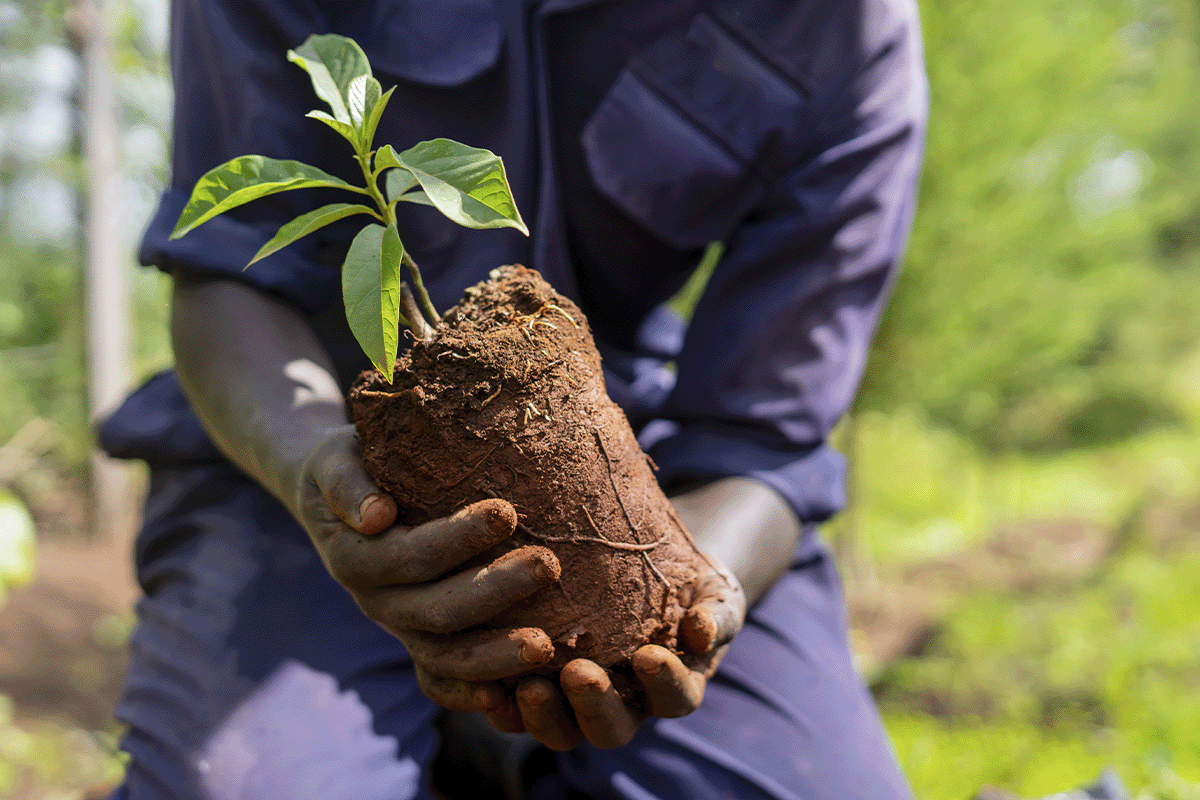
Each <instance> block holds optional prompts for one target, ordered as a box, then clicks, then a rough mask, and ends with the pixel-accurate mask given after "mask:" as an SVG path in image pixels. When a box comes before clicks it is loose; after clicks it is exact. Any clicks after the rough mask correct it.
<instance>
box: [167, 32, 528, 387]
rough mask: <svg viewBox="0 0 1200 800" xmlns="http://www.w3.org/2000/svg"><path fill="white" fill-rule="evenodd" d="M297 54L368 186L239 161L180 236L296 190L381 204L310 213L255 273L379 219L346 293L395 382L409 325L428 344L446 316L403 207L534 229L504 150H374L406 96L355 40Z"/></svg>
mask: <svg viewBox="0 0 1200 800" xmlns="http://www.w3.org/2000/svg"><path fill="white" fill-rule="evenodd" d="M287 56H288V60H289V61H291V62H293V63H295V64H297V65H299V66H300V67H302V68H303V69H304V70H305V71H306V72H307V73H308V75H309V78H310V79H311V80H312V85H313V90H314V91H315V92H316V94H317V96H318V97H319V98H321V100H323V101H325V103H327V104H328V105H329V109H330V112H332V113H327V112H325V111H310V112H309V113H308V114H307V115H306V116H309V117H312V118H313V119H318V120H320V121H321V122H323V123H325V124H326V125H328V126H329V127H331V128H333V129H334V130H335V131H337V132H338V133H339V134H341V135H342V136H343V137H344V138H345V139H346V140H347V141H349V142H350V144H351V145H352V146H353V147H354V157H355V160H356V161H357V162H358V164H359V166H360V167H361V169H362V174H363V178H364V181H365V185H363V186H356V185H354V184H351V183H347V182H346V181H344V180H342V179H341V178H337V177H335V176H333V175H330V174H328V173H326V172H324V171H322V170H320V169H317V168H316V167H314V166H310V165H308V164H304V163H301V162H299V161H281V160H277V159H273V158H267V157H265V156H259V155H246V156H238V157H237V158H234V159H231V160H230V161H227V162H225V163H224V164H221V165H220V166H218V167H214V168H213V169H211V170H209V171H208V172H206V173H205V174H204V175H203V176H202V177H201V178H200V180H199V181H197V182H196V186H195V188H194V189H193V190H192V195H191V197H190V198H189V199H188V202H187V205H186V206H185V207H184V209H183V213H182V214H180V217H179V222H178V224H176V226H175V230H174V232H172V234H171V238H172V239H177V238H179V237H180V236H183V235H184V234H186V233H188V232H189V231H191V230H192V229H193V228H195V227H197V226H198V225H201V224H203V223H205V222H207V221H208V220H210V219H212V218H213V217H215V216H217V215H219V214H222V213H224V212H226V211H228V210H230V209H232V208H236V207H238V206H240V205H243V204H245V203H248V202H250V201H251V200H256V199H258V198H260V197H266V196H267V195H271V194H276V193H278V192H286V191H290V190H292V189H310V188H333V189H343V190H345V191H348V192H353V193H356V194H359V195H365V196H366V197H368V198H370V201H371V203H372V205H367V204H364V203H362V202H359V203H331V204H329V205H324V206H321V207H320V208H317V209H314V210H312V211H309V212H308V213H306V214H302V215H301V216H299V217H297V218H296V219H294V220H292V221H291V222H288V223H286V224H285V225H283V226H281V227H280V228H279V231H278V232H277V233H276V234H275V236H274V237H273V238H272V239H271V240H270V241H268V242H267V243H266V244H265V245H263V246H262V248H261V249H260V250H259V251H258V253H256V254H255V256H254V258H253V259H251V260H250V264H253V263H254V262H255V261H258V260H259V259H262V258H266V257H267V256H269V255H271V254H272V253H274V252H276V251H278V250H280V249H282V248H284V247H287V246H288V245H290V244H292V243H293V242H295V241H297V240H298V239H300V238H302V237H304V236H307V235H308V234H310V233H313V232H314V231H317V230H319V229H321V228H323V227H324V226H326V225H329V224H330V223H333V222H336V221H338V220H340V219H344V218H346V217H351V216H355V215H358V214H362V215H365V216H368V217H371V218H372V219H373V220H374V221H372V222H368V223H367V224H366V225H365V226H364V227H363V228H362V230H360V231H359V232H358V235H356V236H355V237H354V240H353V242H352V243H351V244H350V249H349V250H348V251H347V253H346V260H345V262H344V263H343V264H342V295H343V299H344V301H345V304H346V319H347V320H348V322H349V323H350V330H351V331H353V332H354V336H355V338H356V339H358V343H359V344H360V345H362V348H363V352H365V353H366V355H367V357H368V358H370V359H371V363H372V364H374V365H375V367H376V368H377V369H378V370H379V371H380V372H381V373H382V374H383V376H384V377H385V378H386V380H387V381H388V382H389V383H391V381H392V369H393V365H394V363H395V360H396V352H397V348H398V346H399V326H400V323H403V324H404V325H406V326H407V327H408V328H409V330H410V331H412V334H413V336H415V337H416V338H418V339H428V338H430V337H431V336H432V333H433V326H435V325H436V324H437V323H438V322H439V321H440V319H441V317H440V315H439V314H438V312H437V309H435V308H434V306H433V303H432V302H431V301H430V299H429V294H428V292H426V291H425V285H424V283H423V282H422V280H421V271H420V269H419V268H418V267H417V265H416V263H414V262H413V259H412V257H411V256H410V255H409V254H408V252H407V251H406V250H405V248H404V244H403V243H402V242H401V241H400V234H399V232H398V230H397V227H396V207H397V205H398V204H399V203H401V202H407V203H417V204H420V205H427V206H433V207H434V208H436V209H437V210H439V211H441V212H442V213H443V214H444V215H446V216H447V217H449V218H450V219H451V220H453V221H454V222H457V223H458V224H459V225H463V226H465V227H468V228H479V229H482V228H516V229H517V230H519V231H521V232H522V233H524V234H525V235H527V236H528V235H529V229H528V228H526V226H525V223H524V222H523V221H522V219H521V215H520V213H519V212H518V211H517V207H516V203H515V202H514V201H513V197H512V190H511V188H510V187H509V185H508V179H507V177H506V176H505V174H504V164H503V162H502V161H501V160H500V158H499V157H498V156H496V155H495V154H494V153H492V152H490V151H488V150H484V149H480V148H476V147H468V146H467V145H464V144H460V143H458V142H455V141H452V140H450V139H433V140H431V141H426V142H420V143H418V144H417V145H415V146H413V147H411V148H409V149H408V150H405V151H403V152H397V151H396V149H395V148H393V147H392V146H391V145H390V144H385V145H383V146H382V147H380V148H379V149H377V150H376V149H372V142H373V141H374V139H375V131H376V129H377V128H378V127H379V121H380V119H381V118H382V117H383V112H384V109H385V108H386V107H387V104H388V100H389V99H390V98H391V96H392V92H393V91H394V90H395V89H394V87H393V88H392V89H388V90H387V91H386V92H384V91H382V87H381V86H380V84H379V81H378V80H376V79H375V78H374V77H373V76H372V74H371V65H370V63H369V62H368V60H367V56H366V54H365V53H364V52H363V51H362V48H360V47H359V46H358V44H357V43H355V42H354V41H353V40H352V39H348V38H346V37H344V36H338V35H336V34H322V35H313V36H310V37H309V38H308V39H307V40H306V41H305V42H304V44H302V45H301V46H300V47H297V48H296V49H294V50H289V51H288V54H287ZM381 180H382V185H383V190H382V191H381V190H380V182H381ZM401 265H403V266H404V267H405V269H406V270H407V272H408V277H409V280H410V281H411V282H412V288H411V289H410V288H409V286H408V284H407V283H406V282H405V281H403V280H401V278H400V267H401ZM248 266H249V264H247V267H248ZM414 290H415V291H414Z"/></svg>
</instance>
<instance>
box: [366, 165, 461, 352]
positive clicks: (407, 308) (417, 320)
mask: <svg viewBox="0 0 1200 800" xmlns="http://www.w3.org/2000/svg"><path fill="white" fill-rule="evenodd" d="M356 158H357V159H358V165H359V167H360V168H361V169H362V174H363V177H364V178H365V179H366V181H367V192H368V193H369V194H370V195H371V197H372V198H373V199H374V200H375V204H376V205H377V206H379V211H380V212H381V213H382V214H383V216H382V218H381V220H380V221H381V222H383V224H384V225H395V224H396V218H395V213H396V211H395V206H392V205H389V204H388V201H387V198H385V197H384V196H383V193H382V192H380V191H379V184H378V179H379V175H378V174H375V173H373V172H372V171H371V153H369V152H367V153H358V154H357V155H356ZM380 174H382V173H380ZM400 263H401V264H403V265H404V266H405V267H406V268H407V269H408V274H409V275H410V276H411V277H412V282H413V286H415V287H416V289H417V294H418V295H419V296H420V298H421V304H420V305H417V302H416V300H415V299H414V298H413V294H412V291H411V290H410V289H409V288H408V284H406V283H404V282H403V281H401V283H400V306H401V314H400V319H401V321H403V322H404V323H405V324H406V325H408V328H409V330H411V331H412V332H413V335H414V336H416V337H417V338H418V339H430V338H432V337H433V326H434V325H436V324H437V323H439V322H441V321H442V316H441V314H438V312H437V309H436V308H434V306H433V302H432V301H431V300H430V299H429V292H427V291H426V290H425V282H424V281H422V280H421V270H420V269H419V268H418V267H417V264H416V262H415V261H413V260H412V256H410V255H409V254H408V251H407V250H405V251H404V255H403V256H401V258H400ZM422 308H424V310H425V315H422V314H421V309H422ZM426 316H427V317H428V319H426Z"/></svg>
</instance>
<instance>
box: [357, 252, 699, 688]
mask: <svg viewBox="0 0 1200 800" xmlns="http://www.w3.org/2000/svg"><path fill="white" fill-rule="evenodd" d="M350 408H351V414H352V416H353V418H354V420H355V424H356V425H357V428H358V432H359V435H360V437H361V439H362V443H363V457H364V461H365V463H366V466H367V470H368V472H369V473H370V474H371V476H372V478H374V479H375V480H376V481H377V483H378V484H379V486H380V487H381V488H383V489H384V490H385V491H387V492H389V493H390V494H392V495H393V496H394V497H395V498H396V500H397V502H398V504H399V505H400V507H401V508H402V509H405V512H404V513H403V515H404V517H405V520H404V521H405V522H407V523H409V524H416V523H420V522H424V521H426V520H429V519H432V518H436V517H441V516H445V515H447V514H450V513H452V512H454V511H455V510H457V509H459V508H462V507H463V506H464V505H466V504H468V503H472V502H475V501H477V500H482V499H485V498H489V497H500V498H503V499H505V500H508V501H509V502H510V503H512V504H513V506H514V507H515V508H516V510H517V513H518V515H519V519H520V524H519V525H518V527H517V534H516V535H515V536H514V537H513V538H512V539H511V540H510V541H509V542H506V543H505V544H504V545H503V546H502V547H501V548H500V549H499V550H498V551H493V552H491V553H489V554H486V556H485V558H486V559H491V558H494V557H495V556H496V555H497V554H498V552H503V551H506V550H511V549H514V548H516V547H520V546H525V545H540V546H545V547H548V548H549V549H551V550H552V551H553V552H554V553H555V555H556V556H557V557H558V559H559V562H560V564H561V566H562V578H561V580H560V582H559V583H557V584H555V585H554V586H552V587H549V588H547V589H545V590H543V591H541V592H539V593H538V594H536V595H534V596H533V597H531V598H529V599H527V600H525V601H523V602H521V603H520V604H518V605H517V606H515V607H514V608H513V609H511V610H510V611H509V612H507V613H506V614H504V615H503V616H502V617H500V618H497V619H496V620H494V624H496V625H497V626H505V627H507V626H514V627H518V626H532V627H539V628H541V629H543V630H544V631H546V633H547V634H548V635H549V636H550V638H551V640H552V641H553V643H554V648H555V657H554V660H553V662H552V664H551V666H552V667H561V666H562V665H563V664H566V663H567V662H568V661H570V660H571V659H573V658H577V657H583V658H589V659H592V660H594V661H596V662H598V663H599V664H601V665H602V666H606V667H607V666H613V665H616V664H618V663H620V662H622V661H624V660H626V659H628V657H629V656H630V655H632V654H633V652H634V651H635V650H636V649H637V648H638V647H640V646H642V645H645V644H650V643H653V644H659V645H663V646H665V647H668V648H671V649H673V650H675V651H676V652H679V649H678V646H677V642H676V629H677V626H678V623H679V620H680V618H681V615H682V614H683V612H684V611H685V610H686V609H684V608H683V607H682V606H681V604H680V597H679V594H680V589H681V588H683V587H685V586H687V585H688V584H689V583H690V582H691V581H693V580H694V578H695V577H696V575H697V574H698V572H699V570H700V569H701V568H702V567H703V565H704V562H703V556H701V555H700V553H699V551H698V550H697V548H696V547H695V545H694V543H693V542H692V539H691V536H690V535H689V534H688V532H687V531H686V530H685V529H684V527H683V525H682V523H681V522H680V521H679V518H678V517H677V516H676V514H675V511H674V509H673V507H672V506H671V504H670V502H669V501H668V500H667V498H666V497H665V496H664V495H663V493H662V491H661V489H660V488H659V486H658V482H657V481H656V480H655V478H654V474H653V472H652V464H651V463H650V461H649V458H648V457H647V456H646V455H645V454H644V453H643V452H642V450H641V448H640V447H639V446H638V443H637V440H636V439H635V437H634V435H633V432H632V430H631V429H630V427H629V423H628V421H627V420H626V419H625V415H624V414H623V413H622V412H621V410H620V409H619V408H618V407H617V406H616V405H615V404H614V403H613V402H612V401H611V400H610V399H609V397H608V394H607V392H606V391H605V387H604V379H603V375H602V373H601V369H600V355H599V353H598V352H597V351H596V348H595V345H594V343H593V341H592V336H591V333H590V331H589V329H588V325H587V321H586V319H585V318H584V316H583V313H582V312H580V310H579V309H578V308H577V307H576V306H575V305H574V304H573V303H571V301H570V300H568V299H566V298H564V297H562V296H561V295H559V294H557V293H556V292H555V291H554V290H553V289H552V288H551V287H550V286H549V284H547V283H546V282H545V281H543V280H542V279H541V277H540V276H539V275H538V274H537V273H536V272H534V271H532V270H529V269H525V268H524V267H502V268H500V269H498V270H496V271H494V272H493V273H492V276H491V279H490V280H489V281H486V282H484V283H481V284H479V285H477V286H474V287H472V288H470V289H468V290H467V291H466V293H465V294H464V296H463V299H462V301H461V302H460V303H459V304H458V305H457V306H455V307H454V308H453V309H451V310H450V311H449V312H448V313H447V314H446V317H445V319H444V320H443V321H442V323H441V324H439V325H438V327H437V330H436V333H435V335H434V337H433V338H432V339H431V340H428V341H417V342H415V343H414V344H413V346H412V348H411V349H410V350H409V352H408V353H406V354H405V355H404V356H403V357H402V358H401V359H400V360H399V361H398V362H397V366H396V373H395V383H393V384H390V385H389V384H388V383H387V382H386V381H385V380H384V378H383V376H382V375H380V374H379V373H378V372H367V373H364V374H363V375H362V376H361V377H360V379H359V381H358V382H357V383H356V384H355V386H354V388H353V389H352V390H351V393H350Z"/></svg>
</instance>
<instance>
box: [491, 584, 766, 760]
mask: <svg viewBox="0 0 1200 800" xmlns="http://www.w3.org/2000/svg"><path fill="white" fill-rule="evenodd" d="M686 591H687V593H688V594H690V595H691V597H690V599H689V598H688V597H683V598H681V599H682V600H683V601H684V603H685V604H689V610H688V612H687V614H686V615H685V616H684V619H683V620H682V622H681V623H680V626H679V641H680V646H681V648H682V649H683V650H684V653H685V654H684V656H683V657H682V658H680V657H679V656H676V655H675V654H674V653H672V652H671V651H670V650H667V649H666V648H664V647H659V646H658V645H646V646H644V647H642V648H640V649H639V650H637V652H635V653H634V654H633V657H632V659H631V661H632V665H633V671H634V675H635V676H636V678H637V681H638V684H639V686H637V687H636V693H638V694H640V695H641V696H642V697H643V698H644V703H645V707H646V709H648V711H649V714H647V713H646V711H643V710H640V709H638V708H634V707H632V706H629V705H627V704H626V703H625V702H624V701H623V700H622V699H621V697H620V695H619V694H618V693H617V690H616V688H615V687H614V686H613V681H612V677H611V676H610V674H609V673H608V672H607V671H606V670H605V669H604V668H603V667H601V666H600V665H599V664H597V663H595V662H594V661H588V660H586V659H582V658H578V659H575V660H574V661H572V662H570V663H568V664H567V665H566V666H565V667H563V669H562V673H561V674H560V676H559V682H558V685H555V683H554V682H553V681H552V680H550V679H548V678H545V677H541V676H529V677H526V678H522V679H521V680H520V682H519V683H518V684H517V688H516V692H515V696H513V697H509V696H507V695H506V694H505V693H504V692H503V690H501V689H500V688H499V687H498V686H480V687H477V690H476V697H477V699H478V700H479V701H480V702H482V703H483V704H484V706H485V710H486V713H487V716H488V719H489V720H490V721H491V723H492V725H493V726H495V727H496V728H498V729H500V730H502V731H507V732H510V733H519V732H522V731H527V732H528V733H530V734H531V735H532V736H533V737H534V738H535V739H537V740H538V741H539V742H541V743H542V744H544V745H546V746H547V747H550V748H552V749H555V750H570V749H572V748H574V747H577V746H578V745H580V744H582V743H583V742H584V741H585V740H586V741H588V742H590V743H591V744H592V745H594V746H596V747H603V748H612V747H621V746H623V745H625V744H628V743H629V741H630V740H631V739H632V738H633V736H634V734H635V733H636V732H637V729H638V727H639V726H640V725H641V723H642V722H643V721H644V720H645V719H646V717H647V716H648V715H653V716H657V717H682V716H685V715H687V714H690V713H692V712H693V711H695V710H696V709H697V708H699V706H700V701H701V700H702V699H703V697H704V687H705V684H706V683H707V682H708V678H710V677H711V676H712V674H713V673H714V672H715V671H716V669H717V664H718V663H719V662H720V660H721V657H722V656H724V655H725V651H726V650H727V649H728V645H729V641H730V640H731V639H733V637H734V636H735V635H736V634H737V632H738V631H739V630H740V629H741V627H742V621H743V619H744V618H745V613H746V600H745V595H744V594H743V592H742V589H741V585H740V584H739V583H738V581H737V578H736V577H734V576H733V574H732V573H730V572H729V570H727V569H725V567H724V566H721V565H719V564H717V565H716V566H714V568H713V569H712V571H710V572H709V573H707V574H705V575H702V576H701V577H699V578H697V579H696V581H695V582H693V584H692V585H691V586H689V587H686ZM689 600H690V602H689Z"/></svg>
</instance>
